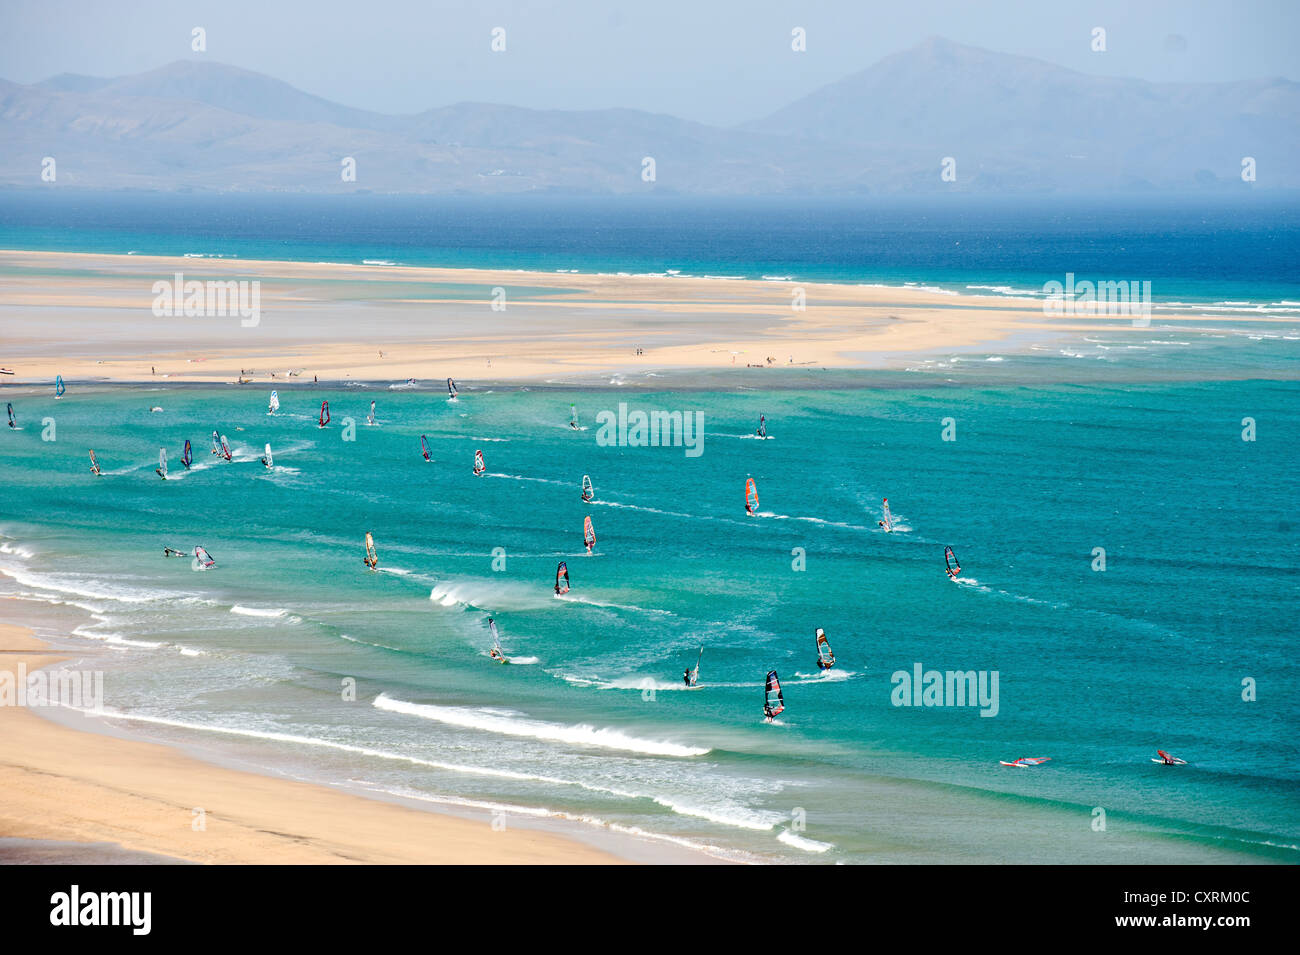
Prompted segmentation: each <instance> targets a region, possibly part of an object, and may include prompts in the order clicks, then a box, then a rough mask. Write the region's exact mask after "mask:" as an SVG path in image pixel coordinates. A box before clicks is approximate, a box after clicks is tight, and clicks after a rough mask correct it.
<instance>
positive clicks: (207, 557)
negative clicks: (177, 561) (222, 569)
mask: <svg viewBox="0 0 1300 955" xmlns="http://www.w3.org/2000/svg"><path fill="white" fill-rule="evenodd" d="M194 563H195V564H196V565H197V566H199V567H202V568H203V569H204V570H207V569H209V568H210V567H216V566H217V562H216V561H215V560H213V559H212V555H211V554H209V553H208V552H207V551H206V550H205V549H204V548H202V547H198V546H196V547H195V548H194Z"/></svg>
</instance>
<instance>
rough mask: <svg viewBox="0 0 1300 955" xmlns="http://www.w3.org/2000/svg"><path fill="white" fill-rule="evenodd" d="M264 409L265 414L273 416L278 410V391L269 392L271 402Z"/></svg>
mask: <svg viewBox="0 0 1300 955" xmlns="http://www.w3.org/2000/svg"><path fill="white" fill-rule="evenodd" d="M266 408H267V411H266V413H267V414H275V413H276V412H277V411H279V410H280V393H279V392H278V391H273V392H271V401H270V403H269V404H268V405H267V406H266Z"/></svg>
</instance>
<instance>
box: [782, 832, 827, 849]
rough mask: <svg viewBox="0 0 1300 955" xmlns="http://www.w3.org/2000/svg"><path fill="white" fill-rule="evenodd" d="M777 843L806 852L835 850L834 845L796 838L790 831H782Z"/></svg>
mask: <svg viewBox="0 0 1300 955" xmlns="http://www.w3.org/2000/svg"><path fill="white" fill-rule="evenodd" d="M776 841H777V842H784V843H785V844H786V845H787V846H794V848H796V849H802V850H803V851H804V852H828V851H830V850H831V849H834V848H835V845H834V844H833V843H830V842H818V841H817V840H816V839H805V838H804V837H803V836H796V835H795V834H794V833H793V832H791V831H790V830H789V829H782V830H781V834H780V835H778V836H777V837H776Z"/></svg>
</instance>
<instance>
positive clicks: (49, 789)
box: [0, 623, 717, 865]
mask: <svg viewBox="0 0 1300 955" xmlns="http://www.w3.org/2000/svg"><path fill="white" fill-rule="evenodd" d="M69 658H70V654H68V653H67V652H65V651H60V650H57V649H55V648H53V647H51V646H50V645H49V644H47V643H46V642H45V641H44V640H42V639H40V638H38V637H36V636H35V634H34V632H33V631H32V629H31V628H29V627H26V626H22V625H18V624H11V623H0V673H7V674H10V677H7V678H6V679H12V678H15V677H14V675H15V674H16V673H17V668H18V666H19V665H20V664H25V665H26V666H27V668H28V671H29V672H31V671H34V670H36V669H37V668H43V667H48V666H51V665H53V664H57V663H60V662H63V661H66V660H68V659H69ZM82 719H85V720H89V717H84V716H83V717H82ZM0 727H2V729H0V762H3V764H4V766H5V775H6V785H5V786H4V787H3V789H0V862H4V861H17V860H18V859H19V858H23V857H33V858H34V857H39V856H42V855H45V854H54V855H57V856H58V857H59V858H60V859H61V860H62V861H74V862H75V861H85V860H86V859H98V858H100V857H101V856H103V855H105V854H108V855H109V856H123V857H127V856H131V855H135V854H142V855H145V856H150V857H157V856H162V857H165V858H163V859H162V860H155V861H165V862H176V861H180V862H199V863H215V864H335V863H359V864H447V865H463V864H477V865H482V864H571V865H595V864H619V863H623V862H626V861H627V860H626V859H624V858H621V857H620V856H618V855H617V854H615V853H613V852H610V851H607V850H605V849H602V848H597V847H596V846H595V845H594V844H593V843H594V842H595V841H596V840H594V839H592V840H588V839H582V838H577V837H575V836H571V835H567V834H566V835H561V834H558V833H556V832H553V831H549V830H548V829H545V828H541V827H538V828H533V827H527V828H525V827H521V826H512V827H510V828H508V829H505V830H502V831H497V830H495V829H494V828H493V827H492V825H491V824H490V823H489V822H487V821H472V820H470V819H467V818H465V817H464V816H460V815H456V814H454V813H451V812H444V811H439V810H435V809H430V808H427V807H416V806H415V805H414V804H413V803H412V802H409V801H403V800H399V799H383V798H368V797H365V796H362V795H360V794H358V793H356V792H355V791H354V790H350V789H336V788H333V787H330V786H327V785H322V784H318V783H314V782H305V781H301V780H296V779H289V778H285V777H280V776H272V775H269V774H266V773H262V772H252V771H248V770H245V769H233V768H229V767H227V766H223V765H221V764H220V763H216V762H208V761H206V760H202V759H198V758H195V757H194V756H192V755H189V749H190V748H189V747H186V750H185V751H182V750H181V749H180V748H179V747H176V746H172V745H167V744H162V743H155V742H149V741H144V740H140V739H137V738H134V737H129V736H127V735H126V734H123V733H121V732H120V731H115V732H112V733H106V732H99V731H94V730H91V729H90V727H89V726H87V727H86V728H84V729H75V728H70V727H69V726H68V725H67V724H66V723H65V722H63V721H61V720H56V719H50V718H42V716H41V714H39V713H36V712H29V709H28V708H26V707H17V706H0ZM196 808H202V810H203V817H204V825H205V828H204V829H202V830H199V831H196V829H195V828H194V820H195V818H196V814H195V809H196ZM79 846H80V847H82V849H83V850H84V852H80V851H79V850H78V847H79ZM712 861H717V860H712Z"/></svg>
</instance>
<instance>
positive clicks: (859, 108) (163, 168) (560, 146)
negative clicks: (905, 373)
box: [0, 38, 1300, 196]
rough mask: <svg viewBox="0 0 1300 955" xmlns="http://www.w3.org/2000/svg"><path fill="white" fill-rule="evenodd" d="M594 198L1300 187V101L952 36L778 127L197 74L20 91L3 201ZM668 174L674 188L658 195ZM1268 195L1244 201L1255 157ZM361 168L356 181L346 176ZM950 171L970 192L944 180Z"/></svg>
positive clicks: (1262, 89) (1296, 90)
mask: <svg viewBox="0 0 1300 955" xmlns="http://www.w3.org/2000/svg"><path fill="white" fill-rule="evenodd" d="M46 156H52V157H54V159H55V160H56V163H57V186H56V188H86V189H107V190H120V189H143V190H162V191H203V192H228V191H229V192H309V193H329V192H359V191H363V192H374V193H444V194H460V195H472V194H500V193H521V192H550V193H570V194H584V195H608V194H628V193H630V194H636V193H645V192H652V191H654V192H669V193H677V194H686V195H714V196H727V195H736V196H753V195H870V194H899V193H939V192H944V191H954V190H955V191H960V192H975V193H1065V192H1071V193H1079V192H1085V193H1086V192H1116V191H1120V192H1222V191H1226V190H1238V191H1239V190H1242V189H1246V188H1250V189H1263V190H1269V191H1274V190H1294V189H1300V166H1298V165H1297V162H1296V159H1297V157H1298V156H1300V83H1294V82H1291V81H1290V80H1285V79H1270V80H1252V81H1248V82H1234V83H1149V82H1146V81H1143V80H1133V79H1116V78H1112V77H1101V76H1091V75H1088V74H1084V73H1078V72H1075V71H1073V70H1068V69H1064V68H1062V67H1059V66H1054V65H1052V64H1050V63H1045V62H1042V61H1039V60H1034V59H1029V58H1026V57H1020V56H1009V55H1006V54H1002V53H994V52H990V51H988V50H981V49H977V48H975V47H969V46H963V45H961V44H957V43H953V42H950V41H948V40H943V39H938V38H933V39H930V40H927V41H925V42H924V43H922V44H920V45H919V46H917V47H914V48H913V49H910V50H907V51H905V52H902V53H897V54H894V55H892V56H889V57H886V58H885V59H883V60H881V61H880V62H878V63H876V64H875V65H874V66H871V67H868V68H867V69H865V70H862V71H861V72H858V73H855V74H853V75H852V76H848V77H846V78H845V79H843V80H840V81H839V82H836V83H832V84H830V85H828V86H825V87H823V88H821V89H819V90H817V91H815V92H813V93H811V94H809V95H808V96H805V97H803V98H802V99H800V100H797V101H796V102H794V103H791V104H790V105H788V106H785V107H783V108H781V109H779V110H777V111H776V112H774V113H772V114H771V115H770V116H767V117H765V118H763V119H760V120H756V121H754V122H749V123H745V124H743V125H740V126H734V127H719V126H709V125H704V124H701V123H694V122H688V121H686V120H681V119H676V118H674V117H672V116H665V115H660V114H654V113H646V112H642V111H639V110H630V109H604V110H585V111H584V110H535V109H524V108H520V107H513V106H500V105H493V104H486V103H458V104H456V105H453V106H444V107H438V108H435V109H430V110H428V111H426V112H423V113H418V114H416V115H410V116H391V115H386V114H382V113H374V112H370V111H368V110H362V109H353V108H350V107H347V106H341V105H339V104H337V103H332V102H330V101H328V100H325V99H321V98H320V97H317V96H312V95H311V94H309V93H304V92H302V91H301V90H298V89H295V88H294V87H292V86H290V85H289V84H287V83H284V82H282V81H280V80H276V79H273V78H271V77H269V76H264V75H262V74H259V73H253V72H250V71H248V70H243V69H238V68H235V67H232V66H225V65H222V64H219V63H211V62H205V61H200V60H186V61H179V62H176V63H172V64H170V65H168V66H164V67H161V68H159V69H156V70H152V71H150V72H147V73H140V74H137V75H133V76H123V77H118V78H116V79H100V78H96V77H90V76H79V75H74V74H62V75H60V76H55V77H52V78H51V79H48V80H45V81H43V82H41V83H34V84H31V85H28V86H24V85H20V84H16V83H11V82H8V81H4V80H0V187H17V188H37V187H48V186H47V185H46V184H45V183H42V182H41V179H40V173H41V163H42V159H43V157H46ZM647 156H649V157H653V159H654V161H655V180H654V181H653V182H646V181H643V179H642V168H643V158H644V157H647ZM1247 156H1249V157H1253V158H1254V160H1255V161H1256V164H1257V165H1256V168H1257V181H1256V182H1254V183H1251V184H1250V185H1249V186H1247V184H1245V183H1243V182H1242V179H1241V167H1242V160H1243V158H1244V157H1247ZM344 157H352V158H353V159H355V161H356V170H357V175H356V181H355V182H345V181H343V180H342V178H341V176H340V169H341V163H342V160H343V158H344ZM944 157H952V159H953V160H954V161H955V173H956V180H955V181H953V182H947V181H943V180H942V179H941V177H940V171H941V162H942V161H943V159H944Z"/></svg>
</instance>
